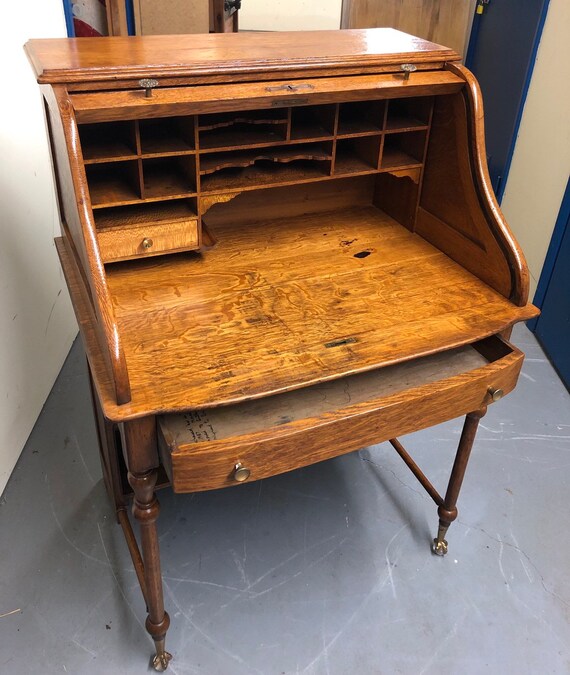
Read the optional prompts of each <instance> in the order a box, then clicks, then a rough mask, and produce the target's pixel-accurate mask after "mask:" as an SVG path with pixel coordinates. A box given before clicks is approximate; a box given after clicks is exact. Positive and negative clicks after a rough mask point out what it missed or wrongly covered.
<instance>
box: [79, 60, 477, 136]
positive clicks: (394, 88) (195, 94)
mask: <svg viewBox="0 0 570 675" xmlns="http://www.w3.org/2000/svg"><path fill="white" fill-rule="evenodd" d="M275 84H276V83H275V82H252V83H244V84H224V85H217V84H212V85H208V86H199V87H166V88H164V89H155V90H154V91H153V94H152V96H151V97H150V98H147V97H145V92H144V90H143V89H140V88H138V89H134V90H130V91H129V90H127V91H108V92H89V93H78V94H72V95H71V97H72V101H73V107H74V110H75V114H76V116H77V119H78V121H79V122H81V123H86V122H105V121H110V120H125V119H137V118H138V119H145V118H152V117H156V116H168V115H193V114H195V113H217V112H226V111H235V110H255V109H256V108H271V107H272V106H288V105H296V106H301V105H309V104H317V103H320V104H323V103H335V102H336V101H363V100H367V99H370V100H375V99H376V100H381V99H385V98H392V97H408V96H409V97H417V96H430V95H432V94H435V93H437V94H446V93H453V92H455V91H459V89H461V88H462V87H463V86H464V84H465V81H464V80H463V78H461V77H458V76H457V75H454V74H453V73H451V72H450V71H447V70H434V71H422V70H418V71H416V72H415V73H412V74H411V75H410V77H409V79H407V80H406V79H404V76H403V73H400V72H398V73H390V74H381V75H359V76H354V77H322V78H315V79H311V78H307V79H303V80H301V81H298V80H294V81H291V82H290V83H289V84H290V85H291V87H293V88H288V87H287V86H286V84H287V82H285V83H277V84H281V86H280V87H279V88H278V90H276V89H275ZM301 85H302V87H303V88H301V89H298V87H300V86H301ZM307 87H310V88H307Z"/></svg>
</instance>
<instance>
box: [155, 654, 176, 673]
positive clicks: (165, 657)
mask: <svg viewBox="0 0 570 675" xmlns="http://www.w3.org/2000/svg"><path fill="white" fill-rule="evenodd" d="M171 659H172V654H169V653H168V652H162V653H161V654H157V655H156V656H155V657H154V658H153V659H152V667H153V668H154V669H155V670H156V672H157V673H163V672H164V671H165V670H166V669H167V668H168V664H169V663H170V661H171Z"/></svg>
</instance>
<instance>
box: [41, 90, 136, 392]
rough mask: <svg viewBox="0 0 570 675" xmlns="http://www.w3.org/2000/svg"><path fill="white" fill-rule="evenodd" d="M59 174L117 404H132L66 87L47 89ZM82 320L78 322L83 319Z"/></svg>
mask: <svg viewBox="0 0 570 675" xmlns="http://www.w3.org/2000/svg"><path fill="white" fill-rule="evenodd" d="M42 93H43V95H44V98H45V100H46V103H47V115H48V124H49V129H50V134H51V139H50V145H51V150H52V155H53V163H54V168H55V172H56V182H57V190H58V200H59V206H60V210H61V219H62V229H63V233H64V237H65V238H66V241H67V244H68V248H69V250H70V253H71V255H72V256H73V257H74V258H76V264H77V269H78V273H79V278H80V281H81V283H82V284H83V286H84V287H85V291H86V293H87V298H88V301H89V303H90V305H91V309H92V312H93V317H94V326H93V328H94V330H95V332H96V334H97V337H98V341H99V343H100V345H101V348H102V350H103V354H104V357H105V361H106V363H107V366H108V369H109V370H110V372H111V373H112V378H113V381H114V389H115V392H116V400H117V402H118V403H119V404H120V403H126V402H127V401H129V400H130V398H131V394H130V386H129V377H128V372H127V365H126V360H125V356H124V353H123V348H122V346H121V343H120V338H119V331H118V328H117V324H116V321H115V317H114V312H113V308H112V305H111V299H110V295H109V291H108V288H107V281H106V278H105V270H104V266H103V263H102V261H101V257H100V255H99V249H98V246H97V239H96V234H95V227H94V223H93V216H92V212H91V202H90V199H89V192H88V190H87V187H86V177H85V171H84V169H83V162H82V158H81V149H80V144H79V135H78V130H77V122H76V120H75V115H74V113H73V108H72V105H71V102H70V100H69V96H68V94H67V92H66V91H65V88H63V87H59V86H57V87H53V88H52V87H42ZM78 320H79V317H78Z"/></svg>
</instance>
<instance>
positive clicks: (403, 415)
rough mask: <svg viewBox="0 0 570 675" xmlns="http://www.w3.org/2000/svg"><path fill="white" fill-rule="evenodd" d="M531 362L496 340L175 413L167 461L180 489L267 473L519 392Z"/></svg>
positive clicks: (167, 430) (162, 423) (166, 428)
mask: <svg viewBox="0 0 570 675" xmlns="http://www.w3.org/2000/svg"><path fill="white" fill-rule="evenodd" d="M523 358H524V357H523V354H522V352H520V351H519V350H518V349H517V348H516V347H513V346H512V345H510V344H509V343H507V342H505V341H503V340H502V339H501V338H499V337H496V336H493V337H491V338H487V339H485V340H481V341H479V342H477V343H474V344H472V345H467V346H463V347H459V348H456V349H451V350H449V351H446V352H441V353H438V354H434V355H431V356H426V357H423V358H420V359H415V360H413V361H409V362H406V363H401V364H397V365H394V366H387V367H385V368H381V369H378V370H373V371H369V372H366V373H361V374H358V375H351V376H349V377H344V378H341V379H337V380H333V381H331V382H322V383H320V384H317V385H314V386H311V387H305V388H303V389H298V390H295V391H291V392H287V393H285V394H278V395H275V396H269V397H266V398H262V399H259V400H254V401H248V402H245V403H239V404H236V405H232V406H227V407H221V408H216V409H211V410H199V411H190V412H187V413H183V414H178V415H165V416H162V417H159V418H158V436H159V446H160V452H161V457H162V461H163V464H164V466H165V468H166V471H167V473H168V475H169V478H170V481H171V483H172V486H173V489H174V491H175V492H194V491H199V490H208V489H213V488H219V487H227V486H230V485H235V484H236V483H237V482H239V481H238V478H241V479H243V478H244V476H246V480H256V479H260V478H267V477H268V476H272V475H275V474H278V473H283V472H285V471H290V470H292V469H296V468H298V467H301V466H307V465H309V464H314V463H315V462H319V461H322V460H324V459H328V458H331V457H335V456H337V455H341V454H344V453H346V452H352V451H353V450H357V449H359V448H362V447H365V446H367V445H371V444H373V443H380V442H383V441H386V440H388V439H390V438H394V437H396V436H399V435H402V434H406V433H410V432H412V431H415V430H418V429H422V428H425V427H428V426H431V425H433V424H439V423H441V422H444V421H446V420H449V419H453V418H455V417H459V416H460V415H464V414H466V413H468V412H471V411H473V410H476V409H478V408H480V407H481V406H483V405H488V404H489V403H491V402H493V400H494V398H495V399H497V398H499V397H500V396H501V393H502V394H507V393H509V392H510V391H511V390H512V389H513V388H514V386H515V384H516V381H517V378H518V375H519V372H520V368H521V365H522V361H523ZM493 393H494V394H495V396H494V397H493ZM237 465H241V467H243V469H242V471H241V472H238V473H237V474H236V466H237ZM248 472H249V473H248ZM236 476H237V477H236Z"/></svg>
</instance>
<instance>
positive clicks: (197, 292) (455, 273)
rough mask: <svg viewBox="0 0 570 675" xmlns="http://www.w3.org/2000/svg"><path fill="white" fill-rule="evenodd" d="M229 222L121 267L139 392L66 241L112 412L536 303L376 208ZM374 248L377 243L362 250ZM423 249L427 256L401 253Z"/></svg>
mask: <svg viewBox="0 0 570 675" xmlns="http://www.w3.org/2000/svg"><path fill="white" fill-rule="evenodd" d="M323 232H326V233H327V236H326V237H325V236H323ZM262 233H264V234H263V236H266V237H267V240H269V239H270V240H271V256H268V255H267V246H266V245H265V244H264V243H263V240H261V241H260V239H259V238H260V236H262ZM215 235H216V237H217V238H218V244H217V246H216V247H214V248H213V249H211V250H209V251H205V252H203V253H202V254H180V255H172V256H166V257H163V258H161V259H157V258H155V259H154V260H152V261H151V260H147V261H137V262H135V263H121V264H119V265H114V266H111V267H109V268H108V281H109V287H110V291H111V294H112V296H113V299H114V303H115V311H116V318H117V322H118V325H119V329H120V330H121V333H122V338H123V343H124V348H125V354H126V358H127V363H128V367H129V374H130V377H131V385H132V394H133V398H132V400H131V401H130V402H129V403H127V404H125V405H120V406H119V405H117V404H116V402H115V399H114V396H113V387H112V383H111V381H110V379H109V376H108V372H107V371H106V369H105V365H104V362H103V360H102V357H101V352H100V350H99V349H98V346H97V341H96V337H95V331H94V327H93V326H92V325H90V319H89V316H88V311H87V307H86V303H85V299H84V298H82V295H81V286H80V279H79V278H78V277H77V271H75V272H74V265H73V261H72V260H71V258H70V254H69V253H68V252H67V250H66V248H65V245H64V244H63V242H61V241H58V251H59V253H60V257H61V262H62V265H63V268H64V271H65V274H66V278H67V279H68V281H69V287H70V292H71V296H72V301H73V304H74V307H75V311H76V314H77V316H78V318H79V321H80V323H81V325H82V335H83V339H84V342H85V344H86V350H87V353H88V358H89V361H90V363H91V368H92V370H93V374H94V379H95V383H96V386H97V389H98V391H99V395H100V398H101V401H102V405H103V409H104V412H105V414H106V416H107V417H108V418H109V419H112V420H115V421H121V420H126V419H133V418H136V417H141V416H145V415H150V414H162V413H167V412H180V411H182V410H188V409H200V408H207V407H213V406H218V405H229V404H233V403H237V402H240V401H245V400H252V399H255V398H261V397H263V396H268V395H271V394H276V393H282V392H285V391H290V390H293V389H296V388H300V387H304V386H309V385H312V384H316V383H318V382H322V381H326V380H332V379H335V378H338V377H342V376H346V375H351V374H355V373H358V372H364V371H366V370H371V369H374V368H380V367H383V366H387V365H391V364H394V363H399V362H403V361H406V360H409V359H410V358H415V357H420V356H425V355H428V354H432V353H436V352H439V351H444V350H447V349H451V348H455V347H458V346H461V345H464V344H469V343H471V342H474V341H476V340H480V339H483V338H485V337H487V336H489V335H492V334H496V333H500V332H501V331H503V330H505V329H507V328H508V327H509V326H511V325H513V324H514V323H516V322H518V321H524V320H527V319H529V318H531V317H533V316H535V315H536V309H535V308H534V307H533V306H532V305H530V304H529V305H526V306H525V307H516V306H515V305H513V304H512V303H510V302H509V301H508V300H506V299H505V298H503V297H502V296H500V295H499V294H498V293H496V292H495V291H493V290H492V289H490V288H489V287H488V286H487V285H486V284H484V283H483V282H481V281H479V280H478V279H476V278H475V277H473V276H472V275H471V274H470V273H469V272H467V271H465V270H464V269H463V268H462V267H460V266H459V265H457V264H456V263H454V262H453V261H451V260H450V259H449V258H448V257H447V256H445V255H444V254H443V253H441V252H439V251H438V250H437V249H435V248H434V247H432V246H431V245H430V244H428V243H427V242H426V241H425V240H423V239H422V238H421V237H419V236H418V235H413V234H411V233H410V232H409V231H408V230H406V229H405V228H404V227H402V226H401V225H399V224H398V223H396V221H394V220H393V219H392V218H390V217H389V216H387V215H386V214H384V213H383V212H381V211H380V210H378V209H376V208H374V207H364V208H363V207H360V208H355V209H351V210H342V211H339V212H332V213H327V214H322V213H321V214H316V215H313V216H304V217H303V218H296V219H290V218H289V219H278V220H272V221H269V222H264V223H253V224H252V225H251V226H250V227H248V228H242V229H240V228H237V229H234V230H232V229H231V228H228V229H226V230H224V231H217V232H215ZM351 240H354V241H351ZM255 242H257V243H255ZM346 242H349V243H348V244H347V243H346ZM355 246H356V248H358V250H356V248H355ZM363 250H364V251H368V250H370V251H371V252H372V253H371V254H370V255H367V256H366V257H363V258H358V257H355V254H356V253H361V252H362V251H363ZM232 252H233V255H232ZM240 253H241V255H240ZM375 253H376V255H374V254H375ZM379 253H381V255H378V254H379ZM410 258H412V259H414V261H415V264H414V265H407V266H404V265H402V264H401V263H402V262H403V261H404V259H405V260H406V261H408V262H409V260H410ZM331 267H332V269H334V270H335V273H334V274H333V275H331V274H330V269H331ZM224 284H225V286H226V287H227V288H226V290H225V291H224ZM364 299H366V302H365V301H364ZM371 303H373V304H374V305H375V308H374V311H370V304H371ZM305 319H307V321H305ZM315 326H316V328H315ZM252 363H255V368H252V367H251V364H252Z"/></svg>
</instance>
